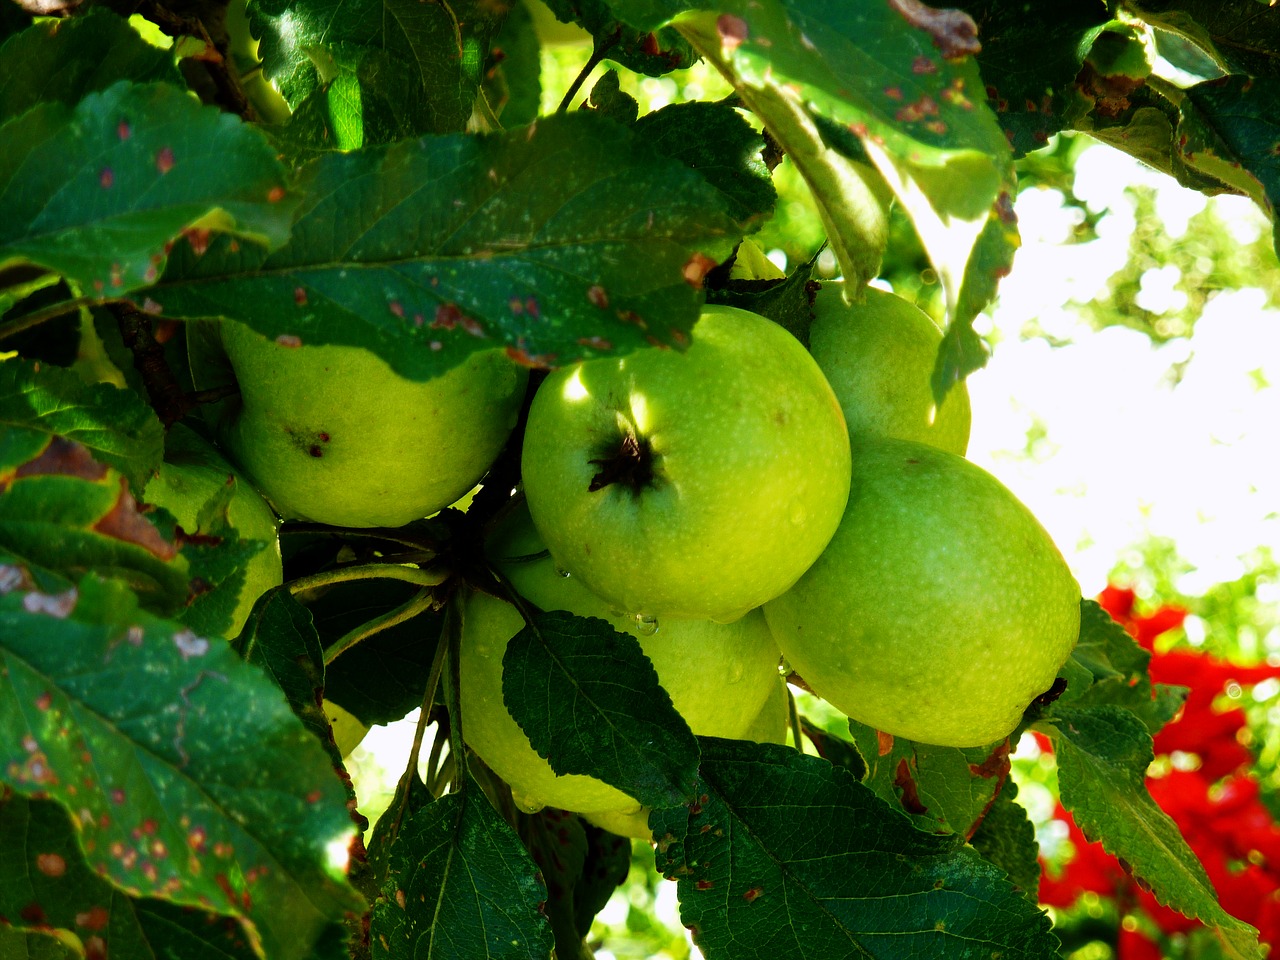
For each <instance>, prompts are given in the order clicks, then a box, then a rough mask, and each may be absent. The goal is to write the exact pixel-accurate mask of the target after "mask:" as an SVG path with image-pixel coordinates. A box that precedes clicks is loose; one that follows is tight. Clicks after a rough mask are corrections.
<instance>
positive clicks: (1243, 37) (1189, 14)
mask: <svg viewBox="0 0 1280 960" xmlns="http://www.w3.org/2000/svg"><path fill="white" fill-rule="evenodd" d="M1125 6H1126V8H1128V9H1130V10H1132V11H1133V12H1135V13H1137V14H1138V15H1139V16H1141V17H1142V19H1143V20H1146V21H1147V22H1148V23H1150V24H1152V25H1154V26H1156V27H1161V28H1163V29H1165V30H1168V31H1170V32H1172V33H1174V34H1177V35H1179V36H1182V37H1186V38H1188V39H1189V40H1191V41H1193V42H1194V43H1196V44H1197V45H1199V46H1200V48H1201V49H1203V50H1205V51H1206V52H1208V53H1210V54H1211V55H1212V56H1213V57H1214V59H1215V60H1216V61H1217V62H1218V64H1219V66H1220V67H1221V68H1222V70H1223V72H1224V73H1240V74H1248V75H1249V76H1254V77H1277V76H1280V20H1278V19H1277V18H1276V17H1275V16H1274V15H1270V14H1271V11H1264V10H1260V9H1259V4H1258V0H1129V2H1127V3H1126V4H1125Z"/></svg>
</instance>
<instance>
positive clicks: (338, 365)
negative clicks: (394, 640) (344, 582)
mask: <svg viewBox="0 0 1280 960" xmlns="http://www.w3.org/2000/svg"><path fill="white" fill-rule="evenodd" d="M188 348H189V352H190V355H191V369H192V378H193V380H194V381H195V383H196V386H197V387H198V388H200V389H208V388H211V387H219V386H225V385H227V384H229V383H233V382H234V383H236V384H238V385H239V390H240V393H239V396H236V397H232V398H231V399H228V400H224V401H221V402H220V403H218V404H216V405H214V406H213V407H212V409H211V410H210V412H209V417H210V419H211V421H212V423H213V427H214V430H215V431H216V433H217V436H218V439H219V441H220V442H221V443H222V445H223V447H225V448H226V449H227V451H229V452H230V454H231V456H232V457H233V458H234V459H235V461H236V462H237V463H238V464H239V465H240V467H241V468H242V469H243V470H244V471H245V473H246V474H248V475H249V477H250V478H252V480H253V482H254V484H255V485H256V486H257V487H258V489H259V490H261V491H262V492H263V493H264V494H265V495H266V496H267V499H268V500H270V501H271V502H272V503H273V504H274V505H275V508H276V510H278V511H279V512H280V514H281V516H283V517H285V518H286V519H302V520H314V521H317V522H320V523H331V524H334V525H338V526H352V527H377V526H387V527H398V526H402V525H404V524H406V523H408V522H410V521H411V520H417V519H420V518H422V517H425V516H428V515H429V514H432V513H435V512H436V511H437V510H440V509H442V508H444V507H447V506H448V505H449V504H451V503H453V502H454V501H455V500H457V499H458V498H459V497H461V496H462V495H463V494H465V493H466V492H467V491H468V490H470V489H471V488H472V487H473V486H474V485H475V483H476V481H477V480H479V479H480V477H481V476H482V475H483V474H484V473H485V471H486V470H488V469H489V466H490V465H491V464H492V462H493V459H494V458H495V457H496V456H497V455H498V451H499V450H501V449H502V445H503V444H504V443H505V442H506V439H507V436H508V435H509V434H510V432H511V428H512V427H513V426H514V425H515V421H516V415H517V414H518V412H519V409H520V404H521V401H522V400H523V398H524V388H525V382H526V380H527V378H528V371H527V370H525V369H524V368H523V367H519V366H517V365H516V364H515V363H513V362H512V361H511V360H509V359H508V358H507V357H506V356H505V355H504V354H503V353H501V352H500V351H497V350H486V351H483V352H480V353H473V354H472V355H471V356H470V357H468V358H467V359H466V360H465V361H464V362H463V363H462V364H461V365H459V366H457V367H454V368H453V369H451V370H449V371H448V372H447V373H444V374H441V375H440V376H438V377H435V378H434V379H431V380H426V381H414V380H407V379H405V378H404V377H401V376H400V375H398V374H397V373H396V372H395V371H393V370H392V369H391V367H390V366H389V365H388V364H387V363H386V362H385V361H384V360H382V359H380V358H379V357H377V356H375V355H374V354H372V353H370V352H368V351H366V350H362V349H359V348H357V347H349V346H334V345H313V346H307V345H302V346H299V345H297V344H289V343H281V342H279V341H276V340H271V339H268V338H267V337H264V336H262V335H261V334H259V333H257V332H255V331H254V330H252V329H250V328H249V327H247V326H245V325H243V324H240V323H236V322H233V321H213V322H205V323H199V324H195V325H193V327H192V329H191V331H190V333H189V338H188Z"/></svg>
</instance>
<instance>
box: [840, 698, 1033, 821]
mask: <svg viewBox="0 0 1280 960" xmlns="http://www.w3.org/2000/svg"><path fill="white" fill-rule="evenodd" d="M849 731H850V733H852V734H853V740H854V743H855V744H856V745H857V748H858V753H860V754H861V755H862V757H863V759H864V760H865V762H866V765H867V774H866V776H865V777H863V778H862V781H863V783H865V784H866V785H867V786H868V787H870V788H871V789H872V790H874V791H875V793H876V796H878V797H880V798H881V799H882V800H885V801H887V802H888V803H891V804H898V805H900V806H901V807H902V809H903V810H905V811H906V812H907V813H908V814H910V815H911V818H912V820H914V821H915V824H916V826H917V827H919V828H920V829H921V830H927V831H929V832H931V833H954V834H957V835H959V836H961V837H964V838H966V839H968V837H969V836H970V835H971V834H972V833H973V831H974V830H975V829H977V826H978V824H979V823H980V822H981V821H982V817H983V815H984V814H985V813H986V812H987V808H988V807H989V806H990V805H991V801H992V800H993V799H994V798H995V796H996V794H998V793H999V792H1000V788H1001V787H1002V786H1003V785H1004V783H1005V782H1006V780H1007V779H1008V776H1009V743H1008V741H1007V740H1006V741H1001V742H1000V743H999V744H996V745H995V746H994V747H968V748H964V749H961V748H958V747H939V746H936V745H934V744H929V743H916V742H915V741H912V740H906V739H904V738H902V737H885V736H882V735H881V734H880V732H879V731H877V730H875V729H873V728H871V727H869V726H867V725H866V724H865V723H858V721H856V720H850V721H849Z"/></svg>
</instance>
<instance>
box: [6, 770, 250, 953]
mask: <svg viewBox="0 0 1280 960" xmlns="http://www.w3.org/2000/svg"><path fill="white" fill-rule="evenodd" d="M37 909H38V911H39V914H40V922H39V924H36V923H33V922H31V921H26V922H23V920H22V918H25V917H31V916H34V915H35V914H36V911H37ZM0 916H4V917H7V918H9V919H10V921H11V922H12V921H18V929H19V930H20V931H21V930H24V928H25V931H24V932H32V931H42V932H43V933H44V935H48V936H53V935H56V934H57V932H58V931H67V932H69V933H71V934H73V935H74V936H76V937H78V938H79V939H80V941H81V943H83V944H84V948H85V953H84V957H85V958H86V960H88V958H92V957H99V958H109V957H147V956H156V957H160V956H166V955H185V956H191V955H192V950H193V945H194V944H200V945H201V946H202V947H204V948H205V949H207V950H209V951H210V952H213V951H217V956H219V957H224V958H226V960H256V954H255V953H254V952H253V950H252V949H251V948H250V945H249V938H248V937H247V936H246V935H245V932H244V930H242V929H241V927H240V925H239V924H238V923H236V922H235V921H234V920H232V919H230V918H227V917H221V918H220V917H217V916H215V915H213V914H209V913H207V912H205V911H203V910H194V909H191V908H183V907H177V906H174V905H173V904H171V903H167V902H165V901H163V900H157V899H143V898H134V897H130V896H126V895H123V894H122V893H121V891H120V890H118V889H116V888H115V887H113V886H112V885H111V883H109V882H108V881H107V880H105V879H104V878H102V877H101V876H99V875H98V873H97V871H96V870H94V869H92V867H90V865H89V864H88V863H87V862H86V861H85V858H84V854H82V853H81V852H80V848H79V846H78V845H77V841H76V832H75V829H74V827H73V826H72V824H71V821H70V819H69V817H68V815H67V812H66V811H65V810H64V809H62V807H60V806H58V805H57V804H56V803H52V802H50V801H48V800H28V799H27V798H25V797H22V796H19V795H18V794H10V795H9V796H8V797H7V798H0ZM28 924H29V925H28ZM4 950H5V947H4V942H3V941H0V956H5V957H8V956H23V954H18V953H15V954H9V953H5V952H4ZM40 955H41V954H38V953H36V954H33V956H40Z"/></svg>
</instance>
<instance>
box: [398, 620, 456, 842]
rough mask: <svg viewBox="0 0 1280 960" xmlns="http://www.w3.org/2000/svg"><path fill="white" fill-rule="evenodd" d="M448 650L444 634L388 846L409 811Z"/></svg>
mask: <svg viewBox="0 0 1280 960" xmlns="http://www.w3.org/2000/svg"><path fill="white" fill-rule="evenodd" d="M448 648H449V645H448V644H447V643H446V642H445V639H444V634H443V632H442V633H441V636H440V639H439V640H437V641H436V652H435V656H434V657H432V658H431V672H430V674H428V676H427V688H426V690H424V691H423V693H422V705H421V707H420V708H419V710H418V726H417V727H416V728H415V729H414V731H413V746H412V747H411V748H410V750H409V762H408V764H406V765H405V768H404V773H402V774H401V775H400V784H399V786H398V787H397V789H396V792H397V793H399V794H400V806H399V807H397V808H396V812H395V816H394V817H393V818H392V820H391V827H390V830H389V832H388V838H387V845H388V846H390V845H391V844H393V843H395V840H396V836H397V835H398V834H399V833H400V826H401V824H402V823H403V822H404V815H405V812H406V811H407V810H408V809H409V784H410V783H411V780H410V778H411V777H416V776H417V775H418V757H419V756H420V755H421V753H422V741H423V739H424V738H425V736H426V732H427V725H428V723H429V722H430V717H431V705H432V704H433V703H435V699H436V688H437V687H439V686H440V675H441V674H442V673H443V672H444V659H445V655H446V654H447V652H448Z"/></svg>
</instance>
